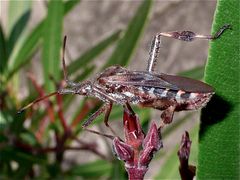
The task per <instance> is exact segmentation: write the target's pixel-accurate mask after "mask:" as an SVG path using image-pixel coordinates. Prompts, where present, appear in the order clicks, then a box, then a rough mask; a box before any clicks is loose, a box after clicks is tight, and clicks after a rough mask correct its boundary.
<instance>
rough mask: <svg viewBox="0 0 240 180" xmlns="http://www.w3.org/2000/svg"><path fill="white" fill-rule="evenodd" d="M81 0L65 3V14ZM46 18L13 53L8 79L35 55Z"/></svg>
mask: <svg viewBox="0 0 240 180" xmlns="http://www.w3.org/2000/svg"><path fill="white" fill-rule="evenodd" d="M78 2H79V0H74V1H67V2H65V3H64V15H66V14H67V13H68V12H69V11H70V10H71V9H72V8H73V7H74V6H75V5H76V4H77V3H78ZM44 23H45V19H44V20H42V21H41V22H40V23H39V24H38V25H37V26H36V27H35V28H34V29H33V30H32V31H31V33H30V34H29V35H28V36H27V37H26V38H25V39H24V41H23V43H22V45H21V46H20V47H18V49H17V50H16V51H15V50H14V52H16V53H14V54H11V56H10V60H9V64H8V67H9V68H8V69H9V73H8V75H7V80H8V79H10V78H11V77H12V75H13V74H14V73H15V72H17V71H18V70H19V69H20V68H21V67H22V66H24V65H26V64H27V63H29V61H30V57H31V56H32V55H33V53H34V52H35V50H36V49H37V47H38V45H39V41H40V39H41V38H42V35H43V29H44Z"/></svg>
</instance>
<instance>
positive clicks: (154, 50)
mask: <svg viewBox="0 0 240 180" xmlns="http://www.w3.org/2000/svg"><path fill="white" fill-rule="evenodd" d="M160 44H161V41H160V35H159V34H158V35H156V36H155V37H154V38H153V40H152V44H151V48H150V52H149V59H148V65H147V71H148V72H152V71H154V68H155V66H156V62H157V59H158V55H159V51H160Z"/></svg>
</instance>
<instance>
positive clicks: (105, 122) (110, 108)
mask: <svg viewBox="0 0 240 180" xmlns="http://www.w3.org/2000/svg"><path fill="white" fill-rule="evenodd" d="M112 105H113V103H112V102H110V103H109V106H107V107H106V113H105V116H104V124H105V125H106V126H107V127H110V126H109V124H108V118H109V115H110V113H111V111H112Z"/></svg>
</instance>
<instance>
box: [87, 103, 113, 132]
mask: <svg viewBox="0 0 240 180" xmlns="http://www.w3.org/2000/svg"><path fill="white" fill-rule="evenodd" d="M111 109H112V102H107V103H105V104H104V105H103V106H102V107H100V108H99V109H98V110H97V111H96V112H95V113H93V114H92V115H91V116H90V117H89V118H88V119H87V121H85V122H84V123H83V125H82V127H83V128H85V127H87V126H88V125H89V124H91V123H92V122H93V120H94V119H96V118H97V117H98V116H100V115H101V114H102V113H103V112H105V117H104V122H105V124H106V126H108V127H109V125H108V117H109V115H110V112H111Z"/></svg>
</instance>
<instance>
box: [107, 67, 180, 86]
mask: <svg viewBox="0 0 240 180" xmlns="http://www.w3.org/2000/svg"><path fill="white" fill-rule="evenodd" d="M108 83H111V84H121V85H125V86H143V87H153V88H154V87H155V88H162V89H171V90H179V88H178V87H177V86H176V85H174V84H171V83H169V82H167V81H166V80H164V79H162V78H161V74H154V73H149V72H144V71H132V72H125V73H123V74H117V75H112V76H109V77H108Z"/></svg>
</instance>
